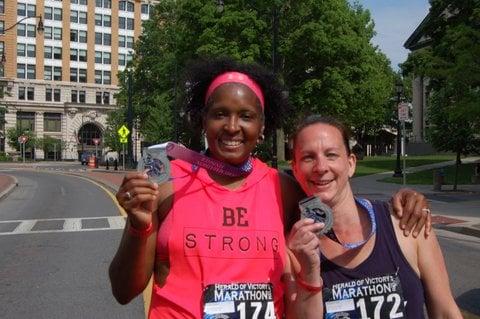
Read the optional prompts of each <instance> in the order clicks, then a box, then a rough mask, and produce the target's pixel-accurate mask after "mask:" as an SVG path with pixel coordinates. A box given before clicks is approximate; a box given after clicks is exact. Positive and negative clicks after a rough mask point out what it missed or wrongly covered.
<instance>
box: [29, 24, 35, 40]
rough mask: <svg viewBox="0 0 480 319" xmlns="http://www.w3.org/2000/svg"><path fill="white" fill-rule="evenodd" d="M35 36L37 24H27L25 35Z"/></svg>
mask: <svg viewBox="0 0 480 319" xmlns="http://www.w3.org/2000/svg"><path fill="white" fill-rule="evenodd" d="M36 36H37V26H36V25H34V24H27V37H29V38H35V37H36Z"/></svg>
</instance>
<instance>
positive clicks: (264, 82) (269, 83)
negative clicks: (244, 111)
mask: <svg viewBox="0 0 480 319" xmlns="http://www.w3.org/2000/svg"><path fill="white" fill-rule="evenodd" d="M228 71H237V72H241V73H245V74H247V75H248V76H249V77H250V78H252V79H253V80H254V81H255V82H257V84H258V85H259V86H260V87H261V89H262V91H263V95H264V98H265V108H264V115H265V134H266V135H269V134H270V133H271V132H272V131H273V129H274V128H279V127H282V126H283V124H284V116H285V115H286V114H288V110H289V109H290V105H289V102H288V98H287V96H286V94H285V93H284V92H286V91H285V90H284V88H283V86H282V85H280V83H279V82H278V80H277V78H276V77H275V75H274V74H273V73H272V72H270V71H268V70H267V69H266V68H264V67H263V66H261V65H259V64H256V63H244V62H238V61H235V60H233V59H231V58H229V57H219V58H201V59H199V60H195V61H191V62H189V63H188V64H187V67H186V71H185V74H184V79H183V80H182V83H184V85H185V88H184V90H183V92H184V94H185V97H184V99H185V104H184V106H185V113H186V114H187V115H188V118H189V119H190V122H191V124H192V129H194V130H197V131H198V130H200V129H201V127H202V117H203V115H204V112H205V94H206V92H207V89H208V86H209V85H210V83H211V82H212V81H213V80H214V79H215V78H216V77H217V76H218V75H220V74H222V73H225V72H228Z"/></svg>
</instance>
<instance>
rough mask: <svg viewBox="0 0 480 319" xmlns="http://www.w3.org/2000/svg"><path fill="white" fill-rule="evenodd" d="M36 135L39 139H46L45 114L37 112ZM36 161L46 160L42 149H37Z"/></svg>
mask: <svg viewBox="0 0 480 319" xmlns="http://www.w3.org/2000/svg"><path fill="white" fill-rule="evenodd" d="M35 135H36V137H37V138H44V137H45V136H44V135H43V112H35ZM35 159H36V160H44V159H45V153H44V152H43V148H42V147H35Z"/></svg>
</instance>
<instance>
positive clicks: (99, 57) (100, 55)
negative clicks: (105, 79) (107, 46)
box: [95, 51, 102, 63]
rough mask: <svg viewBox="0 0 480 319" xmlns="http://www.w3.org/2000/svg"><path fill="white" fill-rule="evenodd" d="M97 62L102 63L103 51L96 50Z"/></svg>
mask: <svg viewBox="0 0 480 319" xmlns="http://www.w3.org/2000/svg"><path fill="white" fill-rule="evenodd" d="M95 63H102V52H100V51H95Z"/></svg>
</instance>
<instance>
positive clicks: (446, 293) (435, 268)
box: [417, 232, 462, 319]
mask: <svg viewBox="0 0 480 319" xmlns="http://www.w3.org/2000/svg"><path fill="white" fill-rule="evenodd" d="M417 243H418V250H417V251H418V267H419V270H420V278H421V280H422V283H423V286H424V289H425V303H426V305H427V311H428V314H429V316H430V318H449V319H456V318H462V314H461V313H460V310H459V308H458V306H457V304H456V302H455V299H454V298H453V295H452V291H451V288H450V282H449V278H448V273H447V268H446V266H445V260H444V258H443V254H442V251H441V248H440V245H439V243H438V240H437V237H436V236H435V233H434V232H432V233H431V234H430V236H429V237H428V238H425V237H424V236H419V237H418V238H417Z"/></svg>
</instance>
